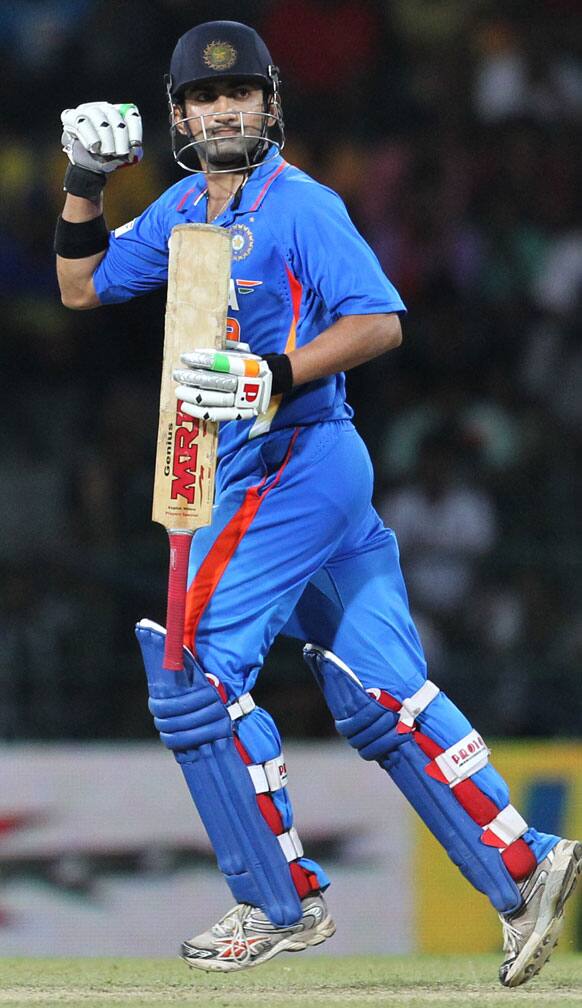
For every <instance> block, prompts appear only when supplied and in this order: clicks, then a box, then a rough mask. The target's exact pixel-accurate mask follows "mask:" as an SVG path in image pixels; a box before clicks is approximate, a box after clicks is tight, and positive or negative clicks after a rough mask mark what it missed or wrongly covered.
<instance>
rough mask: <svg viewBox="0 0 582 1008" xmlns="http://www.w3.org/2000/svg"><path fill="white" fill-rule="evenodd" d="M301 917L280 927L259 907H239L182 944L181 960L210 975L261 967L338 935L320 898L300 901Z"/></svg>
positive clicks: (307, 897)
mask: <svg viewBox="0 0 582 1008" xmlns="http://www.w3.org/2000/svg"><path fill="white" fill-rule="evenodd" d="M301 908H302V911H303V913H302V916H301V919H300V920H298V921H297V923H296V924H291V925H290V926H289V927H277V925H275V924H272V923H271V921H270V920H269V918H268V917H267V916H266V914H264V913H263V911H262V910H259V909H258V907H254V906H248V904H246V903H237V905H236V906H235V907H233V908H232V910H229V911H228V913H225V915H224V917H221V918H220V920H219V921H218V922H217V923H216V924H215V925H214V927H211V928H210V930H209V931H204V932H203V933H202V934H199V935H196V937H195V938H190V940H189V941H185V942H183V944H182V953H181V954H182V959H184V961H185V962H187V963H188V966H193V967H194V968H195V969H202V970H207V971H208V972H215V971H220V972H222V973H227V972H230V971H231V970H241V969H248V968H249V967H250V966H260V964H261V963H264V962H267V960H268V959H272V958H273V956H275V955H277V954H278V953H279V952H301V951H302V950H303V949H305V948H307V946H308V945H320V944H321V942H324V941H325V939H326V938H331V936H332V935H333V934H335V924H334V922H333V921H332V919H331V917H330V916H329V913H328V910H327V906H326V904H325V900H324V898H323V896H321V894H318V895H316V896H306V897H305V899H302V900H301Z"/></svg>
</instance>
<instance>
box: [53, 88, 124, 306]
mask: <svg viewBox="0 0 582 1008" xmlns="http://www.w3.org/2000/svg"><path fill="white" fill-rule="evenodd" d="M61 120H62V123H63V135H62V143H63V150H64V151H65V153H66V155H67V157H68V158H69V162H70V164H69V166H68V168H67V172H66V174H65V180H64V183H63V188H64V190H65V192H66V193H67V196H66V199H65V205H64V207H63V212H62V214H61V216H60V217H59V219H58V221H57V229H56V234H55V252H56V253H57V278H58V282H59V287H60V291H61V298H62V301H63V304H64V305H66V307H67V308H77V309H81V308H96V307H97V306H98V305H99V304H100V301H99V298H98V297H97V293H96V290H95V286H94V283H93V274H94V272H95V270H96V269H97V266H98V265H99V263H100V262H101V260H102V259H103V256H104V255H105V252H106V251H107V246H108V243H109V232H108V229H107V225H106V223H105V218H104V215H103V188H104V186H105V183H106V181H107V176H108V175H109V174H110V173H111V172H113V171H116V170H117V169H118V168H121V167H125V166H127V165H131V164H137V162H138V161H139V160H140V159H141V156H142V147H141V143H142V125H141V117H140V114H139V112H138V109H137V107H136V106H135V105H133V104H131V103H126V104H124V105H111V104H110V103H109V102H88V103H86V104H84V105H79V106H78V108H75V109H66V110H65V111H64V112H63V114H62V116H61Z"/></svg>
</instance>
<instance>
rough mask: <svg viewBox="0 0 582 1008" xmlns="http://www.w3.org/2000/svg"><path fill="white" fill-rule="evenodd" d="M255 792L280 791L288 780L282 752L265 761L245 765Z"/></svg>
mask: <svg viewBox="0 0 582 1008" xmlns="http://www.w3.org/2000/svg"><path fill="white" fill-rule="evenodd" d="M247 770H248V772H249V773H250V775H251V780H252V782H253V784H254V786H255V791H256V792H257V794H267V793H272V792H273V791H280V790H281V788H284V787H285V785H286V784H287V781H288V779H289V778H288V774H287V767H286V765H285V757H284V756H283V753H280V754H279V756H276V757H275V759H271V760H267V762H266V763H251V765H250V766H247Z"/></svg>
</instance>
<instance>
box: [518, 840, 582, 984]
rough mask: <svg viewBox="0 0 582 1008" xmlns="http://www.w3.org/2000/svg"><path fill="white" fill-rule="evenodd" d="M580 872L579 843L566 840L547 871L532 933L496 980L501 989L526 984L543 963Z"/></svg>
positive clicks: (555, 939)
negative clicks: (509, 965) (505, 972)
mask: <svg viewBox="0 0 582 1008" xmlns="http://www.w3.org/2000/svg"><path fill="white" fill-rule="evenodd" d="M558 846H560V845H558ZM581 872H582V843H577V842H576V841H571V842H569V841H567V842H566V844H565V845H564V847H563V849H562V850H561V851H560V852H559V853H557V854H556V858H555V861H554V863H553V865H552V867H551V869H550V872H549V875H548V879H547V882H546V886H545V890H544V894H543V897H542V901H541V904H540V912H539V914H538V918H537V920H536V923H535V928H534V931H533V934H532V935H531V936H530V938H528V940H527V942H526V943H525V945H524V947H523V948H522V950H521V952H520V954H519V955H518V956H517V958H516V960H515V962H514V963H512V965H511V967H510V969H509V970H508V972H507V974H506V975H505V977H503V978H501V977H500V979H501V983H502V984H503V986H504V987H519V986H520V984H524V983H527V981H528V980H531V978H532V977H534V976H536V974H537V973H539V972H540V970H541V968H542V966H544V965H545V963H547V961H548V959H549V958H550V956H551V954H552V952H553V950H554V949H555V947H556V945H557V944H558V940H559V937H560V934H561V932H562V928H563V927H564V904H565V902H566V900H567V899H568V897H569V896H571V895H572V893H573V892H574V889H575V887H576V883H577V881H578V877H579V875H580V873H581Z"/></svg>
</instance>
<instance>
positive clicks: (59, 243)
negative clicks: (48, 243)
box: [54, 214, 109, 259]
mask: <svg viewBox="0 0 582 1008" xmlns="http://www.w3.org/2000/svg"><path fill="white" fill-rule="evenodd" d="M108 245H109V231H108V230H107V224H106V223H105V218H104V216H103V214H101V216H100V217H94V218H93V220H88V221H83V222H82V223H81V224H73V222H72V221H66V220H63V218H62V217H59V219H58V220H57V229H56V231H55V243H54V250H55V252H56V253H57V255H60V256H62V258H63V259H85V258H86V257H87V256H92V255H96V254H97V252H103V251H104V250H105V249H106V248H107V246H108Z"/></svg>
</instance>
